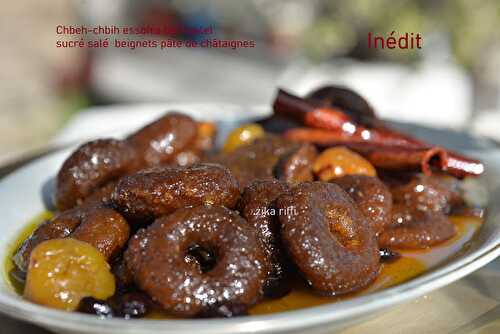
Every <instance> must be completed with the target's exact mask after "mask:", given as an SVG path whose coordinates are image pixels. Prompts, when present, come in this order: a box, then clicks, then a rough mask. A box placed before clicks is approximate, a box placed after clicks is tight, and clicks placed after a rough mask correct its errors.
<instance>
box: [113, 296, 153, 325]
mask: <svg viewBox="0 0 500 334" xmlns="http://www.w3.org/2000/svg"><path fill="white" fill-rule="evenodd" d="M108 303H109V304H110V305H111V306H112V308H113V310H114V314H115V316H117V317H122V318H125V319H132V318H142V317H144V316H145V315H146V314H147V313H148V312H149V310H150V308H151V304H152V300H151V299H150V298H149V297H148V296H147V295H146V294H145V293H142V292H137V291H135V292H127V293H123V294H116V295H114V296H113V297H111V298H110V299H108Z"/></svg>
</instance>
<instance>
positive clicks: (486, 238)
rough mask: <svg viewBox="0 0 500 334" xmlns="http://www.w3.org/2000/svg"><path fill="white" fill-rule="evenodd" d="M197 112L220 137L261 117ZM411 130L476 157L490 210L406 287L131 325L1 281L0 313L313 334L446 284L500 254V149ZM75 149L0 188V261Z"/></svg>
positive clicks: (162, 328)
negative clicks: (230, 315)
mask: <svg viewBox="0 0 500 334" xmlns="http://www.w3.org/2000/svg"><path fill="white" fill-rule="evenodd" d="M165 107H168V106H165ZM198 107H199V106H198ZM167 109H170V108H167ZM175 109H176V110H182V111H184V110H186V111H191V110H196V109H197V108H196V106H192V105H191V106H190V105H176V106H175ZM203 109H204V110H205V111H206V112H207V113H203V114H200V113H199V112H196V113H194V112H189V113H190V114H192V115H193V116H195V117H197V118H201V116H202V115H207V114H210V115H211V117H212V119H213V120H215V121H218V122H219V121H221V120H226V121H222V122H219V123H220V125H221V126H222V128H223V132H227V129H229V128H230V127H232V126H235V125H236V124H238V123H240V122H242V121H247V120H248V119H249V118H252V117H254V116H256V115H258V116H262V115H263V113H262V110H261V109H260V108H257V109H255V110H260V111H252V110H253V109H252V108H241V107H234V106H227V105H215V104H213V105H204V106H203ZM163 110H165V109H163ZM222 111H223V112H222ZM137 125H138V124H136V126H137ZM136 126H135V127H136ZM410 130H411V131H414V132H415V131H416V132H417V133H418V134H420V135H424V136H425V137H426V139H427V140H428V141H431V142H436V143H441V144H442V143H448V144H449V145H448V146H450V145H451V146H453V147H450V148H456V149H464V148H474V149H475V150H474V155H475V156H477V157H478V158H481V159H482V160H483V161H484V162H485V164H486V169H487V173H486V174H485V175H484V176H483V177H482V178H481V182H482V183H483V184H484V185H485V187H486V188H487V189H488V193H489V198H491V199H493V200H492V201H490V203H489V204H488V207H487V216H486V220H485V223H484V224H483V226H482V227H481V229H480V231H479V233H478V234H477V235H476V236H475V237H474V239H473V240H472V241H471V242H470V243H469V244H468V246H467V248H466V249H465V250H464V251H463V252H461V253H460V254H459V255H458V256H456V257H455V258H453V259H452V260H451V261H446V264H442V265H439V266H437V267H435V268H434V269H432V270H430V271H429V272H427V273H425V274H423V275H421V276H419V277H417V278H415V279H412V280H410V281H408V282H406V283H403V284H400V285H397V286H395V287H392V288H389V289H385V290H383V291H379V292H375V293H372V294H368V295H364V296H360V297H356V298H353V299H350V300H346V301H340V302H336V303H332V304H328V305H322V306H317V307H311V308H306V309H302V310H297V311H290V312H283V313H277V314H272V315H265V316H250V317H240V318H234V319H194V320H132V321H125V320H121V319H109V320H105V321H103V320H100V319H98V318H97V317H95V316H91V315H85V314H78V313H67V312H61V311H57V310H52V309H49V308H46V307H42V306H38V305H35V304H32V303H29V302H27V301H25V300H23V299H22V298H21V297H20V296H18V295H16V294H15V293H14V292H13V291H12V290H11V289H10V288H9V286H8V285H7V282H6V281H5V280H3V279H2V280H0V311H1V312H3V313H5V314H8V315H10V316H12V317H14V318H17V319H21V320H25V321H29V322H32V323H35V324H38V325H40V326H42V327H45V328H47V329H50V330H53V331H55V332H59V333H92V334H95V333H100V334H101V333H102V334H104V333H116V334H126V333H144V334H146V333H147V334H154V333H217V334H223V333H231V334H235V333H284V332H287V333H294V332H305V331H307V332H308V333H316V332H318V333H319V332H325V331H331V330H332V329H334V328H337V329H338V328H342V327H345V326H348V325H350V324H353V323H356V322H359V321H361V320H362V319H364V318H365V317H368V316H373V315H375V314H376V312H378V311H380V310H382V309H384V308H386V307H389V306H392V305H395V304H398V303H401V302H404V301H406V300H408V299H412V298H415V297H418V296H421V295H423V294H425V293H427V292H429V291H431V290H434V289H437V288H439V287H442V286H444V285H446V284H449V283H451V282H453V281H455V280H457V279H459V278H461V277H463V276H465V275H467V274H469V273H471V272H472V271H474V270H476V269H478V268H480V267H481V266H484V265H485V264H487V263H488V262H490V261H492V260H493V259H495V258H496V257H497V256H498V255H500V245H499V244H500V203H498V200H496V199H498V198H499V195H500V186H499V182H500V151H498V150H495V149H492V148H491V147H490V146H489V144H488V143H487V142H485V141H483V140H476V139H471V138H469V137H467V136H464V135H459V134H457V133H450V132H443V131H436V130H432V129H427V128H421V127H416V126H411V127H410ZM126 131H127V128H126V127H124V128H122V129H121V130H120V132H121V133H125V132H126ZM73 149H74V147H72V148H70V149H66V150H63V151H60V152H56V153H54V154H50V155H48V156H46V157H44V158H41V159H39V160H36V161H35V162H33V163H31V164H29V165H27V166H26V167H23V168H21V169H19V170H17V171H16V172H14V173H13V174H11V175H9V176H8V177H7V178H5V179H3V180H2V181H1V182H0V212H2V219H1V220H0V231H2V232H1V233H0V260H1V261H2V263H3V259H4V258H5V257H6V256H7V251H8V249H9V245H11V243H12V242H13V241H14V240H15V239H16V236H17V235H18V234H19V233H20V231H21V230H22V229H23V228H24V227H25V225H26V223H27V222H28V221H29V220H30V219H31V218H33V217H34V216H36V215H37V214H38V213H40V212H41V211H42V210H43V209H44V205H43V201H42V195H41V189H42V187H43V185H44V184H46V182H47V180H49V179H50V178H51V177H53V175H54V174H55V173H56V171H57V170H58V168H59V167H60V165H61V163H62V162H63V161H64V159H65V158H66V157H67V156H68V155H69V154H70V153H71V151H72V150H73ZM2 270H3V268H2Z"/></svg>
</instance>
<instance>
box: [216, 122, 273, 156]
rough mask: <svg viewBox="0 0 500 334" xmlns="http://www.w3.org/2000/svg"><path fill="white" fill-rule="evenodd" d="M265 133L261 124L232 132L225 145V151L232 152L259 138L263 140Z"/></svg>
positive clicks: (244, 126)
mask: <svg viewBox="0 0 500 334" xmlns="http://www.w3.org/2000/svg"><path fill="white" fill-rule="evenodd" d="M264 135H265V131H264V129H263V128H262V126H260V125H259V124H255V123H251V124H245V125H242V126H240V127H239V128H236V129H234V130H233V131H231V133H230V134H229V136H227V138H226V142H225V143H224V147H223V151H224V152H231V151H233V150H234V149H236V148H237V147H240V146H243V145H246V144H249V143H251V142H253V141H254V140H255V139H257V138H262V137H264Z"/></svg>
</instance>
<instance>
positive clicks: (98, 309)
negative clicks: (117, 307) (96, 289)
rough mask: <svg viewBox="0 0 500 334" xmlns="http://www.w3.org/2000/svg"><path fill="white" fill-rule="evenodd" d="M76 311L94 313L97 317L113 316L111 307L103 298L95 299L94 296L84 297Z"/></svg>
mask: <svg viewBox="0 0 500 334" xmlns="http://www.w3.org/2000/svg"><path fill="white" fill-rule="evenodd" d="M76 311H77V312H81V313H87V314H95V315H97V316H98V317H99V318H103V319H106V318H112V317H113V316H114V312H113V309H112V308H111V305H109V304H108V303H107V302H106V301H105V300H101V299H96V298H94V297H85V298H83V299H82V300H81V301H80V304H78V308H77V309H76Z"/></svg>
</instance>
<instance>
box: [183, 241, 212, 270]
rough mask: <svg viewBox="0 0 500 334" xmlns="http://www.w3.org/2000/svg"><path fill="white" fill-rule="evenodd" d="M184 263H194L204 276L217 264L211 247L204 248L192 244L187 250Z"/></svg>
mask: <svg viewBox="0 0 500 334" xmlns="http://www.w3.org/2000/svg"><path fill="white" fill-rule="evenodd" d="M186 261H187V262H192V261H195V262H196V264H197V265H198V266H199V268H200V270H201V272H202V273H204V274H205V273H208V272H209V271H211V270H212V269H213V268H214V267H215V265H216V263H217V256H216V252H215V250H214V249H213V248H212V247H204V246H201V245H198V244H194V245H191V246H189V247H188V248H187V251H186Z"/></svg>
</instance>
